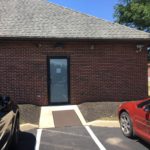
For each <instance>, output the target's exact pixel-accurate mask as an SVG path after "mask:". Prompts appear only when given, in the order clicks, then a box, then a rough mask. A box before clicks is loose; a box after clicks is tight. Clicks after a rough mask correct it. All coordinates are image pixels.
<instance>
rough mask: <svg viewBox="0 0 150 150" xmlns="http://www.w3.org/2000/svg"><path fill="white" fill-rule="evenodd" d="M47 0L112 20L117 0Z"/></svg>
mask: <svg viewBox="0 0 150 150" xmlns="http://www.w3.org/2000/svg"><path fill="white" fill-rule="evenodd" d="M48 1H49V2H52V3H55V4H59V5H62V6H65V7H67V8H71V9H74V10H76V11H79V12H83V13H86V14H90V15H92V16H96V17H98V18H102V19H104V20H108V21H112V22H113V21H114V18H113V13H114V6H115V4H116V3H117V2H118V1H119V0H48Z"/></svg>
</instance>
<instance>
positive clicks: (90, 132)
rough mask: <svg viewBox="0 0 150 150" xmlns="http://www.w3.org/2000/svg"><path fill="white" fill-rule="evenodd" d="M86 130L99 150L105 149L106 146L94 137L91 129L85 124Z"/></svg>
mask: <svg viewBox="0 0 150 150" xmlns="http://www.w3.org/2000/svg"><path fill="white" fill-rule="evenodd" d="M85 128H86V130H87V131H88V133H89V134H90V136H91V137H92V139H93V140H94V142H95V143H96V145H97V146H98V147H99V149H100V150H106V148H105V147H104V146H103V145H102V143H101V142H100V141H99V139H98V138H97V137H96V135H95V134H94V132H93V131H92V130H91V128H90V127H89V126H85Z"/></svg>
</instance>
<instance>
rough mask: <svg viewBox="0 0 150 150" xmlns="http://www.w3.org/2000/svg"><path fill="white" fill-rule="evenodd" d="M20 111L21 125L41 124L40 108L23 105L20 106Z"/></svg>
mask: <svg viewBox="0 0 150 150" xmlns="http://www.w3.org/2000/svg"><path fill="white" fill-rule="evenodd" d="M19 110H20V123H21V124H23V123H31V124H36V125H38V124H39V118H40V111H41V108H40V106H36V105H31V104H22V105H19Z"/></svg>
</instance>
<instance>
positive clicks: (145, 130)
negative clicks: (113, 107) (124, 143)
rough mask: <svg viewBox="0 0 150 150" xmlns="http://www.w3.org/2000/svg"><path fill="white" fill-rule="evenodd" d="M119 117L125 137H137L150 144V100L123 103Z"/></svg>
mask: <svg viewBox="0 0 150 150" xmlns="http://www.w3.org/2000/svg"><path fill="white" fill-rule="evenodd" d="M118 116H119V121H120V127H121V130H122V132H123V134H124V135H125V136H127V137H133V136H134V135H137V136H138V137H141V138H142V139H144V140H146V141H148V142H150V98H149V99H144V100H138V101H130V102H125V103H123V104H122V105H121V106H120V107H119V110H118Z"/></svg>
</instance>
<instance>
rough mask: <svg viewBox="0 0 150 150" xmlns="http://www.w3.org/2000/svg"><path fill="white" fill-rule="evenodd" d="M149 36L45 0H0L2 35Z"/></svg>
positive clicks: (113, 37) (0, 35) (55, 36)
mask: <svg viewBox="0 0 150 150" xmlns="http://www.w3.org/2000/svg"><path fill="white" fill-rule="evenodd" d="M6 37H8V38H9V37H11V38H12V37H15V38H75V39H145V40H147V39H150V34H149V33H146V32H143V31H139V30H136V29H133V28H129V27H126V26H123V25H119V24H117V23H111V22H107V21H104V20H102V19H99V18H96V17H93V16H88V15H86V14H82V13H79V12H76V11H73V10H71V9H67V8H64V7H62V6H58V5H55V4H53V3H49V2H47V1H46V0H28V1H26V0H7V1H6V0H0V38H6Z"/></svg>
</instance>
